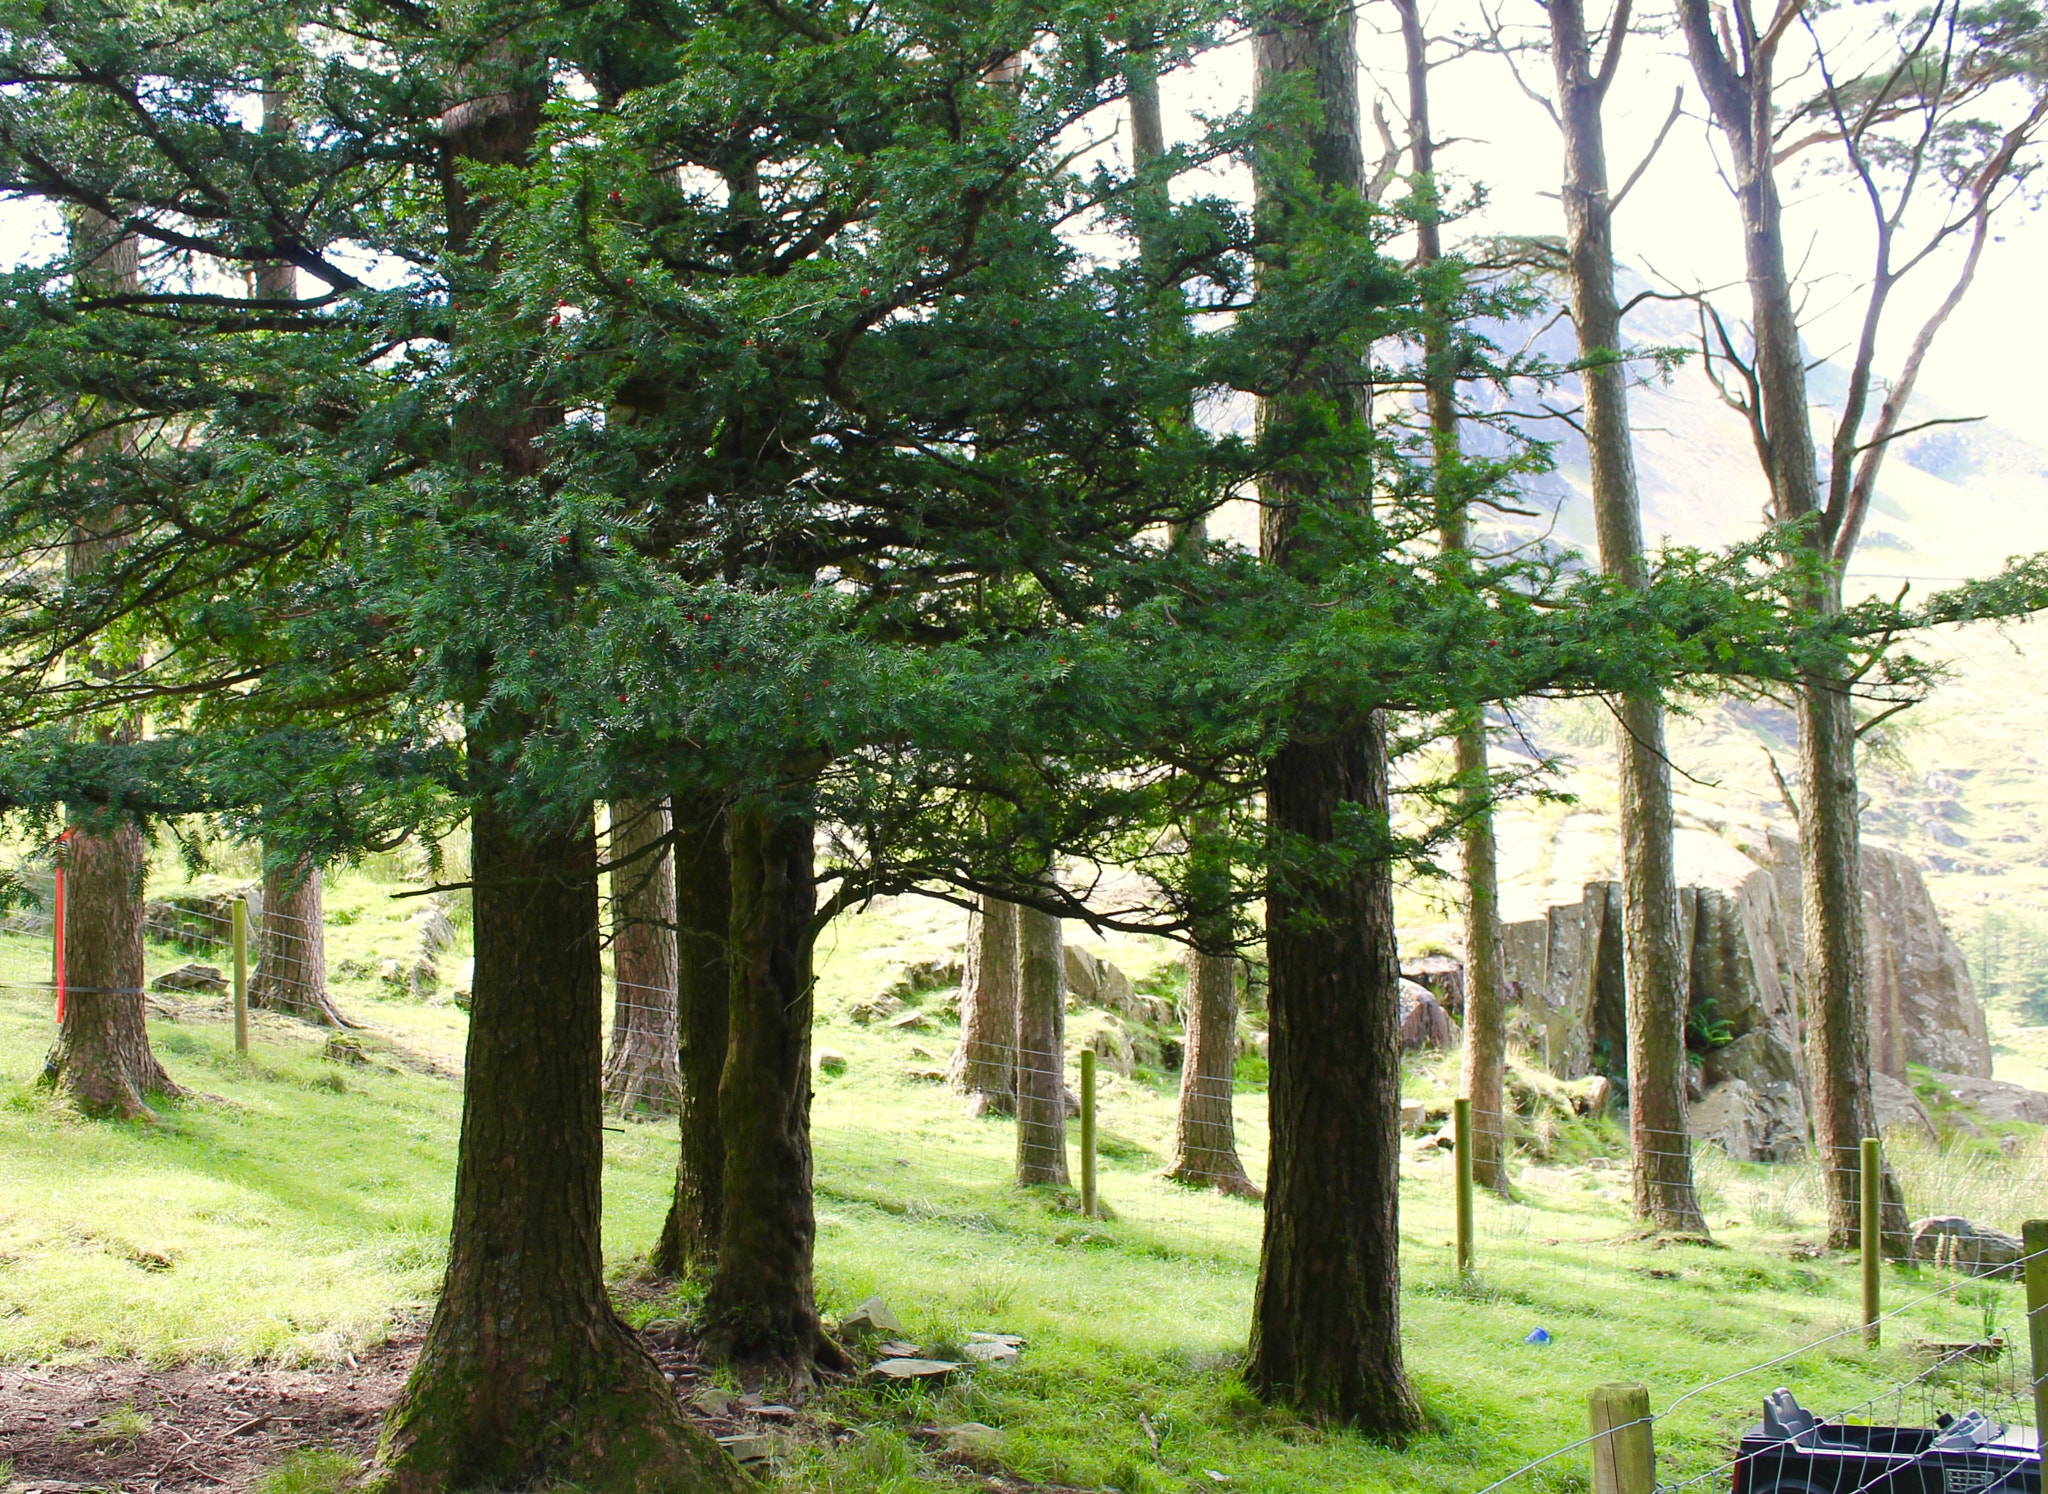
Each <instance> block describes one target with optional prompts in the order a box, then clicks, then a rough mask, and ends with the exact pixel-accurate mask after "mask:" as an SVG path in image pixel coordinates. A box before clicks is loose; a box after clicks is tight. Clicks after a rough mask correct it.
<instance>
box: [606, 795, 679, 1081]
mask: <svg viewBox="0 0 2048 1494" xmlns="http://www.w3.org/2000/svg"><path fill="white" fill-rule="evenodd" d="M668 833H669V813H668V804H667V802H666V801H663V800H654V801H638V800H635V801H622V802H619V803H616V804H614V805H612V813H611V861H612V863H613V865H614V866H616V867H617V868H618V869H617V870H616V871H614V872H613V873H612V874H611V875H612V1040H611V1051H610V1052H609V1053H608V1054H607V1055H606V1057H605V1061H604V1098H605V1103H606V1104H607V1105H608V1106H610V1107H611V1108H612V1109H613V1110H615V1111H617V1112H618V1113H619V1114H620V1115H634V1114H647V1115H672V1114H674V1112H675V1109H676V1103H677V1094H678V1091H679V1090H680V1088H681V1084H682V1079H681V1075H680V1074H679V1073H678V1071H677V1053H676V979H677V971H676V879H675V875H674V873H673V872H672V871H671V870H670V866H669V853H668V851H667V849H666V848H664V849H662V850H659V851H653V852H649V851H648V850H647V848H648V847H649V846H651V845H653V844H655V843H656V842H657V841H660V840H662V839H664V838H665V837H666V836H667V835H668Z"/></svg>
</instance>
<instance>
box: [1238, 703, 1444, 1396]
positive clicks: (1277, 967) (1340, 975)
mask: <svg viewBox="0 0 2048 1494" xmlns="http://www.w3.org/2000/svg"><path fill="white" fill-rule="evenodd" d="M1385 750H1386V749H1385V739H1384V738H1383V737H1382V736H1381V735H1380V729H1379V728H1378V727H1377V726H1375V727H1374V728H1373V729H1371V730H1368V731H1364V732H1357V733H1351V734H1347V735H1346V736H1344V737H1342V738H1340V739H1338V740H1336V741H1334V742H1329V743H1317V744H1307V743H1298V744H1290V745H1289V746H1287V747H1285V748H1283V749H1282V750H1281V751H1280V753H1279V754H1278V755H1277V756H1276V757H1275V759H1274V761H1273V765H1272V767H1271V768H1270V769H1269V771H1268V772H1267V775H1266V814H1267V819H1268V820H1269V822H1270V823H1271V824H1272V825H1273V827H1274V829H1275V831H1276V832H1278V833H1280V834H1281V835H1284V836H1288V837H1290V838H1291V837H1294V836H1299V837H1302V838H1303V839H1305V840H1307V841H1308V842H1309V843H1311V844H1318V845H1326V844H1328V843H1329V842H1330V840H1331V839H1332V838H1333V834H1334V829H1335V825H1334V822H1335V820H1336V818H1337V816H1338V815H1339V814H1340V813H1341V812H1342V807H1343V806H1356V808H1357V809H1358V810H1361V811H1363V812H1364V813H1365V814H1366V815H1368V816H1371V817H1373V818H1375V819H1384V817H1385V815H1386V812H1387V779H1386V760H1385V756H1384V754H1385ZM1266 908H1267V911H1266V929H1267V936H1266V937H1267V942H1266V951H1267V958H1268V960H1269V961H1270V969H1269V972H1268V978H1269V980H1270V982H1271V984H1270V987H1269V990H1268V996H1267V1000H1268V1004H1269V1008H1270V1013H1271V1015H1270V1031H1271V1047H1270V1049H1269V1053H1270V1055H1271V1072H1270V1075H1269V1078H1268V1086H1267V1094H1268V1103H1269V1105H1270V1106H1271V1113H1272V1126H1273V1152H1272V1162H1271V1164H1270V1166H1269V1168H1268V1170H1267V1177H1266V1233H1265V1242H1264V1251H1263V1255H1262V1259H1261V1262H1260V1271H1259V1284H1258V1294H1257V1297H1256V1298H1255V1300H1254V1304H1253V1308H1252V1349H1251V1365H1250V1368H1249V1371H1248V1375H1247V1378H1248V1379H1250V1380H1251V1382H1252V1384H1253V1386H1254V1387H1255V1388H1256V1389H1258V1390H1259V1391H1260V1392H1262V1393H1263V1394H1265V1395H1266V1396H1268V1397H1269V1398H1272V1399H1275V1400H1281V1401H1285V1402H1287V1403H1288V1404H1291V1405H1293V1406H1294V1407H1295V1408H1296V1409H1298V1410H1300V1411H1302V1412H1303V1413H1305V1414H1310V1415H1321V1416H1328V1417H1332V1418H1334V1419H1336V1420H1339V1421H1343V1422H1347V1423H1351V1424H1354V1425H1358V1426H1361V1427H1364V1428H1368V1429H1371V1430H1374V1431H1378V1432H1381V1433H1383V1434H1391V1435H1403V1434H1406V1433H1408V1432H1411V1431H1414V1430H1415V1429H1416V1428H1417V1427H1419V1426H1420V1425H1421V1411H1420V1408H1419V1407H1418V1406H1417V1404H1416V1401H1415V1396H1414V1393H1413V1391H1411V1390H1410V1389H1409V1386H1408V1380H1407V1376H1406V1374H1405V1372H1404V1370H1403V1368H1402V1363H1401V1305H1400V1257H1399V1249H1400V1223H1399V1198H1400V1192H1399V1189H1400V1130H1399V1125H1398V1116H1399V1112H1400V1103H1401V1051H1400V1043H1399V1036H1398V1033H1399V1027H1398V1011H1399V999H1398V989H1399V981H1400V961H1399V957H1398V953H1397V951H1396V948H1395V944H1394V938H1393V880H1392V878H1391V876H1390V875H1388V866H1387V863H1385V862H1384V861H1380V862H1374V863H1371V864H1369V865H1367V866H1365V867H1362V868H1361V869H1360V870H1358V871H1357V872H1355V873H1352V874H1350V875H1343V874H1341V873H1340V874H1339V875H1338V876H1337V877H1336V878H1335V879H1333V880H1310V878H1309V876H1308V875H1307V874H1300V873H1295V872H1292V871H1287V870H1282V871H1280V872H1278V873H1277V874H1276V875H1275V876H1274V877H1273V879H1272V881H1271V883H1270V885H1269V886H1268V889H1267V894H1266Z"/></svg>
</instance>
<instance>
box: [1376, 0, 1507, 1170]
mask: <svg viewBox="0 0 2048 1494" xmlns="http://www.w3.org/2000/svg"><path fill="white" fill-rule="evenodd" d="M1396 9H1397V10H1398V12H1399V14H1400V17H1401V41H1402V50H1403V51H1404V53H1405V54H1406V62H1407V73H1408V134H1409V139H1410V145H1409V150H1410V151H1411V153H1412V154H1413V157H1414V164H1415V190H1416V196H1417V200H1418V202H1419V204H1420V206H1419V208H1418V209H1417V212H1416V216H1415V236H1416V255H1415V257H1416V262H1417V263H1418V264H1421V265H1433V264H1436V263H1438V262H1439V261H1440V260H1442V258H1443V252H1444V250H1443V238H1442V216H1443V215H1442V208H1441V205H1440V203H1439V201H1438V197H1437V190H1438V189H1437V180H1436V141H1435V139H1434V138H1433V137H1432V136H1431V134H1430V123H1429V54H1428V40H1427V38H1426V37H1425V36H1424V35H1423V31H1422V12H1421V9H1420V6H1419V4H1418V0H1396ZM1452 331H1453V329H1452V327H1451V324H1450V321H1449V308H1447V307H1445V306H1443V305H1441V304H1437V305H1433V306H1432V307H1431V308H1430V317H1429V323H1428V325H1427V326H1426V327H1425V329H1424V332H1423V357H1424V364H1425V371H1424V389H1423V397H1424V402H1425V405H1426V407H1427V409H1428V413H1429V431H1430V449H1431V454H1432V457H1433V461H1434V479H1435V483H1436V504H1437V539H1438V543H1439V544H1440V545H1441V546H1442V548H1443V550H1444V552H1445V553H1446V554H1456V553H1458V552H1460V551H1464V550H1468V549H1470V548H1471V544H1472V536H1471V522H1470V515H1469V513H1468V512H1467V508H1466V502H1467V500H1466V494H1465V492H1464V491H1463V488H1464V482H1463V476H1462V471H1461V463H1460V454H1459V431H1458V382H1457V365H1456V359H1455V353H1454V349H1453V347H1452V342H1453V337H1452ZM1453 755H1454V757H1455V759H1456V765H1457V776H1458V783H1459V791H1458V797H1459V817H1460V827H1459V831H1458V848H1459V851H1460V853H1461V855H1462V857H1463V860H1464V864H1465V911H1464V922H1465V950H1466V954H1465V985H1466V989H1467V991H1468V993H1469V994H1468V995H1467V997H1466V1006H1465V1027H1466V1032H1465V1048H1464V1053H1463V1055H1462V1057H1461V1059H1460V1069H1461V1073H1460V1079H1461V1081H1462V1083H1463V1089H1462V1093H1463V1094H1464V1096H1465V1098H1466V1099H1468V1100H1471V1101H1472V1109H1473V1112H1474V1113H1473V1116H1472V1141H1473V1148H1472V1151H1473V1157H1472V1176H1473V1179H1474V1181H1476V1182H1477V1183H1479V1185H1480V1186H1481V1187H1485V1188H1494V1189H1498V1190H1502V1191H1505V1190H1506V1189H1507V1186H1508V1175H1507V1118H1506V1116H1505V1114H1504V1113H1503V1111H1502V1108H1501V1090H1502V1082H1503V1070H1504V1068H1505V1065H1506V1061H1507V1032H1506V1028H1505V1025H1504V1024H1505V1022H1506V1012H1505V1007H1506V999H1505V991H1504V988H1503V985H1502V980H1503V976H1502V971H1501V961H1500V953H1499V951H1500V867H1499V854H1498V851H1497V848H1496V846H1495V843H1494V835H1493V809H1492V806H1491V804H1490V803H1489V802H1488V800H1489V797H1490V795H1491V794H1492V785H1491V784H1490V783H1489V782H1488V779H1487V766H1486V716H1485V714H1484V712H1481V711H1469V712H1464V713H1462V714H1461V716H1460V717H1459V719H1458V720H1457V721H1456V723H1455V730H1454V745H1453ZM1482 986H1483V987H1484V990H1481V989H1480V988H1481V987H1482ZM1481 1023H1484V1024H1486V1026H1484V1027H1483V1028H1480V1030H1477V1031H1475V1030H1474V1029H1475V1027H1479V1024H1481Z"/></svg>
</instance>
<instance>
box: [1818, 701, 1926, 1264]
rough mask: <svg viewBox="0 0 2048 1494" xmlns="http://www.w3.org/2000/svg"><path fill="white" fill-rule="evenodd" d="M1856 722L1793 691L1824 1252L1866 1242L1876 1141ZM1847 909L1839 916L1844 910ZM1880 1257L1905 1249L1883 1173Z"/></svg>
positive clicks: (1893, 1193)
mask: <svg viewBox="0 0 2048 1494" xmlns="http://www.w3.org/2000/svg"><path fill="white" fill-rule="evenodd" d="M1855 753H1856V722H1855V717H1854V714H1853V713H1852V710H1851V706H1850V700H1849V692H1848V687H1847V686H1846V685H1844V684H1841V683H1839V682H1837V681H1834V680H1830V679H1826V678H1821V677H1809V678H1808V679H1807V680H1805V681H1804V682H1803V683H1802V684H1801V686H1800V690H1799V763H1800V777H1801V779H1802V780H1803V784H1802V786H1803V789H1804V802H1803V803H1802V804H1801V806H1800V809H1801V814H1800V825H1799V832H1800V833H1799V868H1800V880H1801V882H1802V883H1803V884H1804V885H1803V888H1802V891H1803V893H1804V903H1805V910H1804V911H1805V920H1806V1045H1807V1054H1808V1062H1809V1064H1810V1072H1811V1075H1812V1080H1813V1096H1814V1104H1813V1133H1814V1146H1815V1149H1816V1150H1817V1151H1818V1152H1819V1153H1820V1165H1821V1171H1822V1173H1823V1174H1824V1175H1825V1177H1826V1179H1827V1183H1828V1189H1827V1197H1828V1244H1829V1245H1831V1246H1832V1247H1834V1248H1835V1249H1837V1250H1858V1249H1861V1248H1862V1242H1863V1213H1862V1207H1863V1205H1862V1199H1863V1172H1862V1167H1863V1160H1862V1140H1863V1138H1864V1137H1866V1136H1875V1135H1877V1134H1878V1131H1877V1111H1876V1105H1875V1102H1874V1101H1873V1099H1872V1097H1871V1091H1870V1024H1869V1017H1868V1012H1867V1003H1866V998H1865V987H1864V984H1863V948H1864V939H1863V934H1864V930H1863V892H1862V868H1861V864H1860V863H1861V859H1862V857H1861V847H1860V845H1859V844H1858V835H1857V808H1858V806H1857V794H1856V756H1855ZM1843 909H1848V910H1849V912H1848V915H1847V916H1846V917H1845V916H1842V914H1841V910H1843ZM1878 1228H1879V1231H1880V1233H1881V1237H1882V1238H1881V1240H1880V1244H1881V1246H1882V1248H1883V1251H1884V1253H1885V1255H1886V1256H1888V1257H1890V1258H1892V1259H1895V1260H1898V1259H1905V1258H1906V1257H1907V1254H1908V1251H1909V1250H1910V1248H1911V1242H1910V1238H1909V1231H1910V1226H1909V1224H1908V1222H1907V1219H1906V1205H1905V1196H1904V1193H1903V1191H1902V1190H1901V1189H1900V1187H1899V1183H1898V1178H1897V1176H1896V1175H1895V1174H1894V1173H1893V1172H1892V1170H1891V1168H1890V1167H1889V1166H1887V1167H1886V1168H1885V1171H1884V1196H1883V1199H1882V1201H1881V1204H1880V1219H1879V1224H1878Z"/></svg>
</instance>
